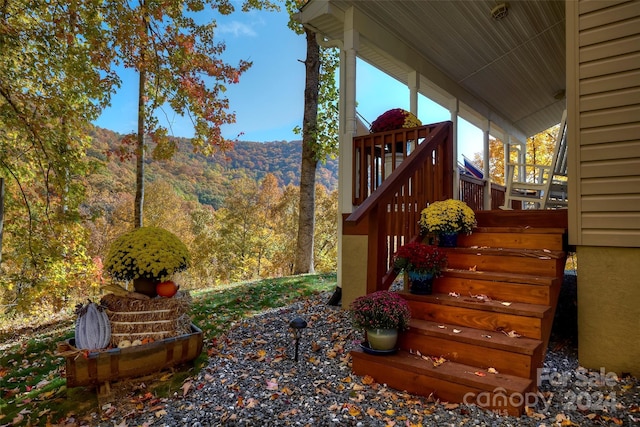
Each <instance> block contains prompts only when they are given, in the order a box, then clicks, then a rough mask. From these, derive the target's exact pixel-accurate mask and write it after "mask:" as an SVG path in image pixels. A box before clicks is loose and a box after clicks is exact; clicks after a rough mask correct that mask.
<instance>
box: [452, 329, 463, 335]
mask: <svg viewBox="0 0 640 427" xmlns="http://www.w3.org/2000/svg"><path fill="white" fill-rule="evenodd" d="M460 332H462V331H461V330H460V329H454V330H453V333H454V334H459V333H460Z"/></svg>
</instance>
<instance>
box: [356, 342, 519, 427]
mask: <svg viewBox="0 0 640 427" xmlns="http://www.w3.org/2000/svg"><path fill="white" fill-rule="evenodd" d="M352 357H353V365H352V369H353V372H354V373H355V374H356V375H362V376H364V375H370V376H371V377H373V379H374V380H375V381H376V382H377V383H381V384H386V385H387V386H389V387H391V388H395V389H397V390H405V391H407V392H409V393H412V394H416V395H419V396H425V397H429V396H431V397H432V398H434V399H439V400H440V401H442V402H463V403H475V397H476V396H482V397H483V399H484V400H483V401H482V402H484V401H488V403H489V404H488V405H483V407H484V409H489V410H493V411H498V412H500V413H501V414H509V415H512V416H516V417H519V416H520V415H522V413H523V411H524V405H519V406H512V405H509V400H508V399H498V398H494V394H493V393H492V392H491V391H487V390H481V389H478V388H474V387H470V386H468V385H464V384H457V383H454V382H450V381H446V380H443V379H440V378H433V377H431V376H428V375H424V374H419V373H415V372H411V371H407V370H404V369H401V368H396V367H394V366H393V365H390V364H388V363H387V362H385V358H384V357H377V359H375V360H371V359H368V358H362V357H361V356H359V353H352ZM465 399H466V400H465ZM491 403H498V405H492V404H491Z"/></svg>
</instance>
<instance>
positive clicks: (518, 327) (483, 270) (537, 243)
mask: <svg viewBox="0 0 640 427" xmlns="http://www.w3.org/2000/svg"><path fill="white" fill-rule="evenodd" d="M476 219H477V221H478V227H477V228H476V230H475V231H474V233H473V234H471V235H469V236H459V240H458V247H457V248H451V249H446V250H447V252H448V254H447V255H448V259H449V268H448V269H447V271H445V273H444V275H443V277H440V278H437V279H436V280H435V281H434V289H433V294H432V295H413V294H410V293H408V292H403V293H402V295H403V297H404V298H405V299H406V300H407V301H408V303H409V306H410V308H411V315H412V320H411V327H410V329H409V330H408V331H406V332H403V333H401V335H400V339H399V351H398V352H397V353H395V354H392V355H387V356H379V355H372V354H368V353H365V352H363V351H361V350H360V349H357V350H354V351H352V352H351V355H352V360H353V371H354V373H355V374H357V375H369V376H371V377H373V378H374V379H375V380H376V381H377V382H379V383H385V384H387V385H388V386H390V387H392V388H396V389H399V390H406V391H408V392H409V393H413V394H417V395H423V396H432V397H434V398H437V399H440V400H441V401H448V402H461V403H475V404H477V405H479V406H481V407H484V408H486V409H490V410H493V411H497V412H500V413H503V414H509V415H515V416H519V415H521V414H522V412H523V410H524V407H525V405H526V404H531V403H534V400H535V393H536V391H537V370H538V368H541V367H542V362H543V360H544V355H545V352H546V348H547V345H548V342H549V337H550V334H551V326H552V323H553V318H554V314H555V309H556V305H557V302H558V294H559V291H560V286H561V284H562V280H563V277H564V266H565V262H566V249H567V245H566V230H567V212H566V211H563V210H562V211H548V210H547V211H481V212H476ZM445 360H446V361H445ZM496 372H497V373H496Z"/></svg>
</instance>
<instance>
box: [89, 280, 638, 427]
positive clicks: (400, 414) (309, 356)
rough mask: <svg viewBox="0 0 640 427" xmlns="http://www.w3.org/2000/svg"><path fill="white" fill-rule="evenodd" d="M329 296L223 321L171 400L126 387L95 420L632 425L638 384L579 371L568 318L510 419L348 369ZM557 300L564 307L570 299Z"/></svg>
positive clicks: (341, 324) (342, 325)
mask: <svg viewBox="0 0 640 427" xmlns="http://www.w3.org/2000/svg"><path fill="white" fill-rule="evenodd" d="M567 288H569V291H570V287H567ZM574 288H575V283H574ZM329 297H330V295H329V294H322V295H319V296H318V297H315V298H312V299H309V300H306V301H304V302H300V303H296V304H293V305H291V306H288V307H285V308H282V309H279V310H273V311H269V312H266V313H264V314H261V315H259V316H255V317H253V318H251V319H248V320H246V321H243V322H240V323H238V324H236V325H233V326H232V328H231V329H230V331H229V333H228V335H226V336H223V337H220V338H219V339H218V340H217V341H216V342H214V343H208V344H207V345H206V346H205V347H206V348H205V350H208V351H209V355H210V358H209V364H208V366H206V367H205V368H204V369H202V370H201V371H200V372H199V373H198V375H197V377H194V378H192V379H190V380H188V381H187V382H185V384H184V386H183V388H182V389H181V390H179V391H178V392H177V393H175V394H174V396H173V397H172V398H167V399H154V398H151V397H149V396H144V390H139V391H136V392H134V393H133V394H132V395H131V396H129V398H128V399H129V400H128V402H135V406H133V407H132V408H128V409H127V408H126V406H122V407H115V406H113V407H112V406H110V405H107V407H103V410H104V411H105V412H104V413H103V417H104V416H105V415H104V414H105V413H106V414H109V415H108V416H109V418H108V420H107V419H106V417H105V418H103V419H105V421H103V422H102V424H101V425H103V426H113V425H117V426H127V425H128V426H134V425H138V426H139V425H148V426H193V427H195V426H215V425H229V426H236V425H237V426H286V425H292V426H298V425H300V426H338V425H344V426H394V425H395V426H400V425H406V426H415V425H423V426H556V425H557V426H560V425H562V426H567V425H578V426H588V425H624V426H633V425H640V411H639V408H638V405H639V404H640V382H639V381H638V380H637V379H636V378H633V377H629V376H627V377H624V378H617V377H614V375H613V374H607V373H604V374H605V375H601V373H600V372H589V371H586V370H582V368H580V367H579V366H578V363H577V358H576V348H575V341H574V340H572V339H571V338H572V337H570V336H569V337H568V336H566V335H563V333H564V332H567V331H569V332H570V331H571V330H572V329H573V326H572V320H571V319H569V320H567V319H560V320H561V322H560V323H561V324H562V325H559V326H558V327H556V328H555V329H554V337H552V339H553V340H554V341H552V344H551V346H550V349H549V351H548V353H547V357H546V360H545V363H544V371H543V377H542V378H543V381H542V384H541V387H540V392H541V395H540V396H539V397H540V398H539V400H538V403H537V405H536V406H535V408H532V410H531V411H530V412H529V413H528V414H527V415H523V416H522V417H520V418H515V417H509V416H501V415H499V414H495V413H492V412H489V411H485V410H482V409H480V408H478V407H476V406H474V405H459V404H448V403H446V402H434V401H433V399H428V398H423V397H416V396H412V395H409V394H406V393H403V392H401V391H397V390H393V389H390V388H388V387H387V386H385V385H384V384H377V383H375V382H373V381H372V379H371V378H368V377H358V376H356V375H353V374H352V372H351V368H350V363H351V361H350V357H349V351H350V350H351V349H352V348H354V347H356V346H358V345H359V342H360V340H361V339H362V336H361V334H360V332H359V331H357V330H354V329H352V326H351V321H350V319H349V317H348V315H347V313H346V312H345V311H343V310H341V309H340V308H336V307H331V306H328V305H327V304H326V302H327V301H328V299H329ZM566 301H568V303H567V304H568V308H567V310H569V311H570V309H571V305H572V304H571V297H569V298H568V299H567V298H565V302H566ZM574 306H575V304H574ZM567 310H565V312H566V311H567ZM565 314H566V313H565ZM298 316H299V317H302V318H304V319H306V320H307V322H308V327H307V328H306V329H305V330H304V331H303V334H302V338H301V340H300V346H299V361H298V362H296V361H295V360H294V353H295V345H294V340H293V338H292V334H291V331H290V330H289V329H288V323H289V321H290V320H291V319H293V318H295V317H298ZM569 317H571V316H570V315H569ZM567 325H568V327H567ZM560 326H564V327H565V329H567V331H564V330H563V328H561V327H560ZM574 336H575V335H574ZM381 357H384V356H381Z"/></svg>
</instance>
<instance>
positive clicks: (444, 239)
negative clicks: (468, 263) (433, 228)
mask: <svg viewBox="0 0 640 427" xmlns="http://www.w3.org/2000/svg"><path fill="white" fill-rule="evenodd" d="M438 244H439V245H440V246H442V247H443V248H455V247H456V246H458V233H442V234H440V237H439V239H438Z"/></svg>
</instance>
